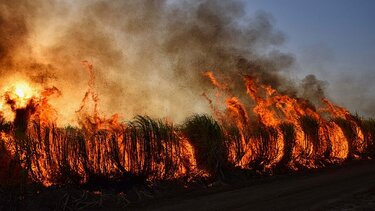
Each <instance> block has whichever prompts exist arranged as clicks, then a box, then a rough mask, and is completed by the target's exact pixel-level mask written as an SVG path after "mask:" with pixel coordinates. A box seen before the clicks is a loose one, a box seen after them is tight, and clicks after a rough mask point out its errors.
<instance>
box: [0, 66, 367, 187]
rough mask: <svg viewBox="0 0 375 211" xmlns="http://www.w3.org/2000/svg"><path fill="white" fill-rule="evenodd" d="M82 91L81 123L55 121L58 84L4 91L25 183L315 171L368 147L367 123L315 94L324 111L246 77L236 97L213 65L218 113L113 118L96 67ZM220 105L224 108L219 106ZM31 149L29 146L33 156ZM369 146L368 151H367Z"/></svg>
mask: <svg viewBox="0 0 375 211" xmlns="http://www.w3.org/2000/svg"><path fill="white" fill-rule="evenodd" d="M83 64H84V65H85V68H86V69H87V70H88V73H89V75H90V77H89V82H88V88H87V92H86V94H85V95H84V98H83V100H82V103H81V106H80V108H79V109H78V110H77V116H78V120H79V122H80V124H81V127H80V128H78V127H70V126H69V127H66V128H61V127H58V126H57V125H56V121H57V118H58V113H57V112H56V111H55V110H54V109H53V108H52V106H51V105H50V104H49V102H48V100H49V99H50V98H51V97H58V96H60V95H61V93H60V91H59V90H58V89H57V88H56V87H48V88H36V87H37V86H35V88H34V87H33V86H32V85H31V84H29V83H27V82H16V83H14V84H12V85H11V86H10V87H7V88H6V89H5V91H4V93H3V101H2V104H1V107H0V111H1V113H2V116H4V114H5V111H6V109H10V110H11V113H12V114H13V118H11V119H8V121H12V123H11V124H9V127H6V126H5V125H6V124H7V123H6V121H4V119H1V124H2V127H1V131H0V132H1V133H0V139H1V141H2V144H3V145H4V146H5V149H6V154H7V155H8V157H7V159H8V160H12V159H19V163H20V168H22V169H25V170H26V171H27V172H28V176H29V178H30V179H31V181H39V182H42V183H43V184H44V185H46V186H48V185H52V184H61V183H64V182H66V181H69V182H72V183H87V182H92V180H93V179H94V178H96V177H97V176H102V177H105V178H115V177H121V175H125V174H129V173H130V174H133V175H137V176H145V177H146V178H147V180H149V181H153V180H160V179H176V178H184V179H185V180H187V181H190V180H191V179H192V178H194V177H217V176H218V175H221V174H222V173H221V172H222V171H223V169H225V168H227V169H228V168H232V167H238V168H242V169H247V170H255V171H256V172H274V171H279V170H298V169H301V168H318V167H322V166H325V165H327V164H329V163H341V162H344V161H345V160H346V159H359V158H361V157H364V156H365V155H367V154H368V152H369V150H370V149H372V148H371V147H372V146H373V137H374V136H373V135H372V133H371V130H369V129H366V127H365V126H364V121H363V120H361V119H360V118H358V117H355V116H353V115H351V114H350V113H349V112H348V111H347V110H346V109H344V108H342V107H339V106H336V105H334V104H333V103H332V102H330V101H328V100H327V99H322V105H324V106H323V107H321V108H315V107H314V106H313V105H312V104H311V103H310V102H309V101H307V100H305V99H302V98H297V97H293V96H290V95H287V94H282V93H280V92H278V91H277V90H276V89H274V88H272V87H271V86H269V85H265V84H262V83H260V82H259V81H258V80H257V78H254V77H250V76H244V78H243V83H244V87H245V90H244V92H245V93H246V94H247V96H246V97H244V96H236V95H235V94H234V93H233V92H232V90H231V89H230V86H229V85H228V84H229V83H226V82H221V81H220V80H218V79H217V78H216V77H215V75H214V74H213V73H212V72H206V73H204V74H203V75H204V76H205V77H208V78H209V80H210V81H211V83H212V84H213V85H214V87H215V88H216V91H217V92H216V94H215V95H214V97H215V100H212V99H211V98H210V96H209V95H208V94H206V93H203V97H204V98H206V99H207V100H208V102H209V104H210V106H211V109H212V113H213V115H214V117H215V120H214V119H211V118H210V117H207V116H199V115H198V116H195V117H193V118H190V119H188V120H187V121H186V123H184V124H182V125H174V124H173V123H172V122H170V121H167V120H153V119H151V118H149V117H143V116H138V117H136V118H135V120H133V121H131V122H120V120H119V115H118V114H114V115H113V116H112V117H111V118H105V117H103V115H101V114H100V111H99V107H98V104H99V97H98V94H97V93H96V92H95V77H94V69H93V66H92V65H91V64H90V63H88V62H86V61H85V62H83ZM223 108H224V109H223ZM31 152H32V153H31ZM366 153H367V154H366Z"/></svg>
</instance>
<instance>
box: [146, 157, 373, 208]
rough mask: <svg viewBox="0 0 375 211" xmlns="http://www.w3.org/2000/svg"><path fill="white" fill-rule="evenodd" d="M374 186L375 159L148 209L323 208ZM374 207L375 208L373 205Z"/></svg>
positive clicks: (160, 203)
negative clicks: (374, 160)
mask: <svg viewBox="0 0 375 211" xmlns="http://www.w3.org/2000/svg"><path fill="white" fill-rule="evenodd" d="M374 187H375V162H366V163H358V164H356V165H353V164H352V165H349V166H346V167H344V168H340V169H326V170H323V171H322V172H318V173H314V174H308V175H305V176H302V175H294V176H290V177H288V178H283V179H280V180H274V181H271V182H269V183H266V184H259V185H251V186H249V187H244V188H240V189H235V190H228V191H222V192H217V193H211V194H203V195H199V196H196V197H195V196H190V197H186V198H181V197H180V198H179V197H176V198H174V199H173V198H172V199H170V200H161V201H159V202H156V203H153V204H150V205H148V206H147V207H146V209H148V210H180V211H182V210H194V211H197V210H321V209H322V208H324V207H327V205H329V204H337V203H340V201H345V200H350V199H351V198H353V196H354V195H355V194H357V193H359V192H363V191H367V190H369V189H371V188H372V189H373V188H374ZM374 209H375V207H374Z"/></svg>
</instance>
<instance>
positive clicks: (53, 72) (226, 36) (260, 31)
mask: <svg viewBox="0 0 375 211" xmlns="http://www.w3.org/2000/svg"><path fill="white" fill-rule="evenodd" d="M1 8H2V10H1V13H0V14H1V16H0V20H1V22H0V29H1V32H0V41H1V44H0V55H1V58H0V62H1V63H2V64H6V65H3V66H2V67H1V70H0V71H1V73H2V74H3V76H2V77H1V79H0V80H1V82H2V83H5V81H6V80H7V79H6V78H7V77H6V76H9V75H12V74H15V73H17V74H25V75H27V77H28V78H29V79H30V80H32V81H34V82H35V83H42V84H45V85H50V86H51V85H53V86H56V87H58V88H59V89H60V90H61V92H62V94H63V95H62V96H61V97H60V98H57V99H52V101H51V102H52V104H53V106H54V107H56V109H57V110H58V112H59V114H60V120H61V122H63V123H71V122H72V121H74V118H75V111H76V110H77V108H78V107H79V104H80V101H81V99H82V97H83V95H84V92H85V91H86V88H87V80H88V78H89V76H88V74H87V72H86V71H85V69H84V68H83V67H82V65H81V64H80V61H82V60H87V61H89V62H91V63H92V64H93V65H94V71H95V76H96V87H95V88H96V90H97V92H98V94H99V97H100V110H102V111H103V112H104V113H105V114H106V115H110V114H112V113H117V112H118V113H120V114H122V115H123V117H125V118H126V119H129V118H132V117H133V116H134V115H136V114H148V115H150V116H154V117H170V118H172V119H173V120H175V121H181V120H183V119H184V118H185V117H186V116H187V115H190V114H192V113H202V112H205V113H209V112H210V109H209V106H208V103H207V102H206V101H205V99H204V98H203V97H202V96H201V94H202V92H207V91H208V92H209V91H210V90H211V89H212V86H211V85H210V83H209V82H208V80H207V79H206V78H204V77H202V73H203V72H205V71H207V70H210V71H213V72H214V73H215V74H216V75H217V76H218V77H219V78H220V79H223V80H227V81H230V86H231V89H232V90H233V92H234V93H236V94H237V95H238V96H239V97H240V98H243V99H244V101H246V99H248V97H247V96H246V90H245V87H244V84H243V75H251V76H254V77H257V78H258V79H259V81H260V82H262V83H264V84H268V85H271V86H272V87H274V88H276V89H278V90H279V91H281V92H284V93H288V94H292V95H297V94H300V95H306V96H307V97H308V98H309V99H313V100H315V98H317V97H321V96H322V95H323V94H324V91H323V90H324V83H322V82H321V81H319V80H317V79H316V78H315V77H314V76H307V77H306V78H305V79H304V81H303V82H302V85H301V86H302V90H303V91H302V92H301V91H298V88H299V86H297V85H295V83H294V82H292V81H291V80H290V79H288V78H287V77H285V74H284V73H285V72H286V71H287V70H288V68H289V67H290V66H291V65H292V64H293V63H294V56H293V55H291V54H287V53H283V52H280V51H278V50H275V49H277V47H278V46H280V45H282V44H283V43H284V42H285V35H284V34H283V33H281V32H280V31H278V30H277V29H275V27H274V20H273V18H272V16H271V15H269V14H267V13H265V12H257V13H256V14H255V16H254V17H249V16H248V15H247V14H246V11H245V9H244V8H245V6H244V2H243V1H219V0H200V1H194V2H191V1H167V0H164V1H162V0H161V1H155V0H139V1H122V0H112V1H104V0H96V1H85V2H80V3H78V2H77V1H65V2H62V1H57V0H56V1H26V0H24V1H23V0H17V1H12V3H10V2H8V1H5V0H2V1H1ZM4 8H5V9H4ZM5 73H6V74H5Z"/></svg>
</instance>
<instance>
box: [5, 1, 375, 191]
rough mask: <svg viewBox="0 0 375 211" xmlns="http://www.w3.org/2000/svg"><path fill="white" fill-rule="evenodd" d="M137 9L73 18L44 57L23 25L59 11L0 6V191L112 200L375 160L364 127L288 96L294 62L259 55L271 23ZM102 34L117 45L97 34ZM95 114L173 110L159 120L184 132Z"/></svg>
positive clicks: (305, 93)
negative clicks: (52, 189) (35, 190)
mask: <svg viewBox="0 0 375 211" xmlns="http://www.w3.org/2000/svg"><path fill="white" fill-rule="evenodd" d="M13 2H15V3H13ZM52 2H53V1H52ZM136 2H137V3H135V1H134V2H130V1H129V2H125V1H113V2H112V3H108V2H107V1H96V2H95V3H93V4H89V5H81V7H83V10H84V11H85V13H84V14H85V16H83V17H80V18H79V19H77V20H74V21H73V22H72V23H70V24H67V26H66V28H64V29H65V30H66V31H63V32H61V33H60V34H59V36H57V37H59V40H58V41H55V42H53V41H51V40H50V41H48V44H49V46H48V47H46V48H41V47H33V45H32V44H33V43H32V42H31V41H30V40H29V39H28V37H29V36H31V35H33V34H32V30H31V29H30V28H31V26H35V25H32V24H31V23H30V21H26V20H34V19H35V22H38V21H39V23H40V22H43V21H45V20H44V19H43V21H42V20H40V19H38V17H40V15H41V14H40V12H41V11H47V10H51V11H56V10H57V9H56V7H53V5H54V4H53V3H51V4H50V5H48V4H46V5H44V4H42V5H44V7H41V8H39V9H36V8H35V5H33V4H31V3H29V2H27V1H23V0H17V1H11V2H10V1H8V2H3V3H1V6H2V8H6V9H4V10H1V11H0V18H1V19H0V29H1V31H4V30H5V29H6V30H5V31H6V33H3V32H0V41H1V42H0V55H1V58H0V63H1V67H0V73H1V74H2V75H1V86H0V88H1V93H0V94H1V100H0V177H1V179H0V182H1V185H15V184H30V183H40V184H43V185H44V186H52V185H65V184H74V185H79V186H81V187H85V188H87V189H90V190H98V189H100V188H101V186H106V185H111V186H114V187H116V188H118V189H119V190H120V191H121V190H122V189H125V188H126V187H128V186H130V185H132V183H139V182H141V183H150V182H151V183H152V182H156V181H172V180H174V181H175V180H178V181H182V182H184V184H189V182H192V181H194V180H195V179H197V178H205V179H208V180H210V181H225V180H228V178H229V177H231V175H232V172H234V171H237V170H240V171H249V172H254V173H257V174H274V173H282V172H288V171H298V170H303V169H312V168H321V167H325V166H329V165H333V164H341V163H343V162H345V161H347V160H355V159H368V158H369V159H373V158H375V121H374V120H373V119H364V118H361V117H359V116H357V115H352V114H351V113H350V112H349V111H348V110H346V109H345V108H342V107H340V106H337V105H335V104H334V103H332V102H331V101H329V100H328V99H327V97H326V96H325V94H324V86H323V85H322V82H321V81H319V80H317V79H316V78H315V76H313V75H310V76H307V77H306V78H305V79H304V80H303V81H302V84H301V85H298V84H296V83H295V82H291V80H290V79H288V78H287V77H285V74H284V73H283V71H285V70H286V69H288V67H290V65H291V64H292V63H293V60H294V59H293V56H291V55H289V54H284V53H281V52H279V51H275V50H266V51H263V53H260V49H264V48H266V49H268V47H272V48H273V47H275V46H278V45H280V44H281V43H282V42H283V40H284V37H283V34H282V33H280V32H278V31H277V30H275V29H274V28H273V26H272V21H271V20H270V18H269V17H268V15H267V14H264V13H259V14H257V16H256V17H255V18H254V19H247V18H246V16H245V14H244V11H243V5H242V4H241V3H222V1H201V2H200V3H199V4H197V5H190V4H187V3H186V4H185V3H184V4H182V5H180V4H176V5H175V4H174V3H170V2H169V1H162V3H156V1H148V0H144V1H136ZM139 2H142V3H139ZM17 5H24V6H23V7H19V6H17ZM50 7H52V8H50ZM134 10H139V11H142V12H141V13H139V14H138V13H134V14H133V12H132V11H134ZM25 11H29V12H28V13H27V12H25ZM123 11H129V14H127V13H126V14H127V15H124V12H123ZM224 11H225V12H224ZM60 12H61V11H60ZM108 14H111V15H108ZM170 16H173V17H175V18H173V20H171V19H170V18H167V17H170ZM55 18H56V17H55ZM119 18H123V19H122V20H123V22H121V23H120V22H118V20H117V19H119ZM134 22H138V23H139V24H138V25H134ZM15 23H18V24H16V25H14V24H15ZM92 23H96V24H92ZM109 23H113V24H114V25H115V26H114V27H113V30H117V31H116V33H113V34H111V33H108V32H107V31H106V30H110V29H108V27H109V28H110V27H111V24H109ZM141 26H142V27H141ZM36 28H37V27H36ZM160 28H163V29H164V30H165V31H163V33H162V32H160V30H159V29H160ZM9 34H10V35H9ZM118 34H126V35H127V36H129V39H130V38H132V39H133V40H132V42H130V41H129V43H131V44H134V45H131V44H126V45H125V44H124V45H125V46H126V48H125V47H124V49H132V50H133V51H134V53H133V52H130V53H128V54H127V55H126V56H124V57H123V55H122V53H121V52H122V51H121V50H119V49H117V48H116V47H114V46H115V44H116V43H115V42H111V41H110V40H111V37H110V35H111V36H112V35H113V37H119V36H118ZM9 36H10V37H9ZM31 37H32V36H31ZM144 40H147V41H145V43H143V41H144ZM16 41H17V42H16ZM64 41H67V45H65V42H64ZM34 42H37V41H35V40H34ZM34 44H35V43H34ZM117 44H119V45H121V42H118V43H117ZM35 45H36V44H35ZM34 51H35V52H38V53H39V54H42V55H43V56H41V55H39V54H38V55H35V57H34V56H33V52H34ZM99 51H100V53H98V52H99ZM102 51H103V52H102ZM25 54H28V55H27V56H25ZM51 55H53V57H52V56H51ZM139 55H146V56H148V57H149V58H148V59H145V57H143V56H139ZM125 57H126V59H125ZM77 58H94V59H93V61H92V63H93V64H95V67H94V66H93V64H92V63H90V62H88V61H83V62H81V63H82V64H83V68H84V69H85V70H86V72H84V71H81V70H77V69H79V65H78V62H77ZM72 60H74V62H73V61H72ZM78 61H79V60H78ZM158 62H160V66H159V65H158ZM77 66H78V67H77ZM156 67H157V68H156ZM155 68H156V70H157V71H155ZM158 68H159V69H160V71H159V72H158V70H159V69H158ZM81 69H82V67H81ZM29 70H30V71H29ZM206 70H211V71H206ZM121 71H122V72H126V74H125V73H124V74H122V72H121ZM202 71H204V72H203V74H202ZM73 72H74V74H73ZM155 72H156V73H158V74H155ZM120 73H121V74H120ZM152 77H154V78H152ZM87 78H88V83H86V82H82V81H85V80H83V79H87ZM181 87H185V88H181ZM186 87H189V88H186ZM82 90H84V91H82ZM124 90H125V91H126V90H129V92H125V91H124ZM301 90H302V91H301ZM138 91H139V92H138ZM124 93H125V94H124ZM135 93H138V94H135ZM164 93H173V96H171V97H170V98H167V97H166V96H167V95H165V94H164ZM127 94H128V95H129V96H130V97H129V96H127ZM140 95H144V96H140ZM168 95H169V94H168ZM77 96H78V97H77ZM99 97H100V99H104V100H103V101H104V103H102V102H103V101H99ZM157 97H159V98H161V99H165V101H166V102H165V103H164V102H163V103H164V104H163V103H162V102H161V101H160V99H157ZM78 98H79V100H77V99H78ZM59 99H63V100H59ZM99 102H100V103H101V104H100V105H101V106H103V105H104V106H103V107H104V110H105V111H106V112H105V113H109V112H108V111H111V110H112V109H117V108H119V107H120V106H124V107H126V108H124V109H125V110H124V109H120V114H121V115H122V114H123V113H125V114H126V115H129V116H131V115H133V114H135V113H136V112H139V113H150V115H152V116H158V115H157V114H159V111H160V113H163V112H165V111H164V110H168V109H169V110H168V111H167V114H166V115H164V116H171V118H173V116H174V115H175V116H177V117H176V119H177V120H180V121H172V120H171V118H159V119H157V118H155V119H154V118H151V117H149V116H140V115H133V116H136V117H135V118H134V119H132V120H129V121H125V120H124V119H123V118H122V116H121V115H119V114H114V115H112V117H111V118H107V117H105V115H104V114H103V113H102V112H101V110H100V109H99ZM117 102H126V104H122V103H118V104H117ZM174 102H175V103H176V104H175V105H174V104H173V103H174ZM110 103H113V105H112V104H110ZM141 105H142V106H145V107H142V106H141ZM161 105H163V106H161ZM196 105H200V106H196ZM202 105H204V106H202ZM74 106H75V107H74ZM72 107H73V109H72ZM107 107H108V109H107ZM165 107H167V109H165ZM142 108H144V110H142ZM193 108H194V109H193ZM127 109H128V110H127ZM163 109H164V110H163ZM184 109H186V110H184ZM124 111H125V112H124ZM127 111H128V112H129V113H126V112H127ZM188 113H189V114H190V117H188V116H189V115H187V114H188ZM192 113H198V114H195V115H192V116H191V114H192ZM203 113H207V114H203ZM62 116H64V118H62ZM182 117H183V118H182ZM61 119H63V120H61ZM67 119H70V120H72V122H69V121H68V123H71V124H66V123H67V122H66V120H67ZM174 122H178V123H174ZM64 123H65V124H64ZM62 125H67V126H62Z"/></svg>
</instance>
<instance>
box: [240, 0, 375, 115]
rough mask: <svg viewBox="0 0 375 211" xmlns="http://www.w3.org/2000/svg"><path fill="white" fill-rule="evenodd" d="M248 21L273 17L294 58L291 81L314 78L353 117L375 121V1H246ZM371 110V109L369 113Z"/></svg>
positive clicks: (285, 44)
mask: <svg viewBox="0 0 375 211" xmlns="http://www.w3.org/2000/svg"><path fill="white" fill-rule="evenodd" d="M245 2H246V4H247V11H248V13H249V15H250V16H251V14H253V13H255V12H256V11H258V10H262V11H265V12H267V13H269V14H271V15H272V16H273V18H274V20H275V27H276V28H277V29H279V30H280V31H282V32H283V33H284V34H285V35H286V38H287V40H286V43H284V44H283V46H282V47H281V49H282V50H283V51H285V52H290V53H292V54H294V55H295V57H296V60H297V61H296V67H295V71H294V75H295V76H296V77H302V76H304V75H306V74H309V73H313V74H315V75H317V76H318V77H319V78H320V79H323V80H326V81H327V82H328V83H329V86H328V89H327V92H328V95H329V96H331V98H333V99H334V101H336V102H337V103H339V104H343V105H344V106H347V107H348V108H349V109H350V110H351V111H353V112H356V111H358V112H359V113H361V114H364V115H371V116H375V93H374V91H375V1H372V0H357V1H355V0H248V1H245ZM373 107H374V108H373Z"/></svg>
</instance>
